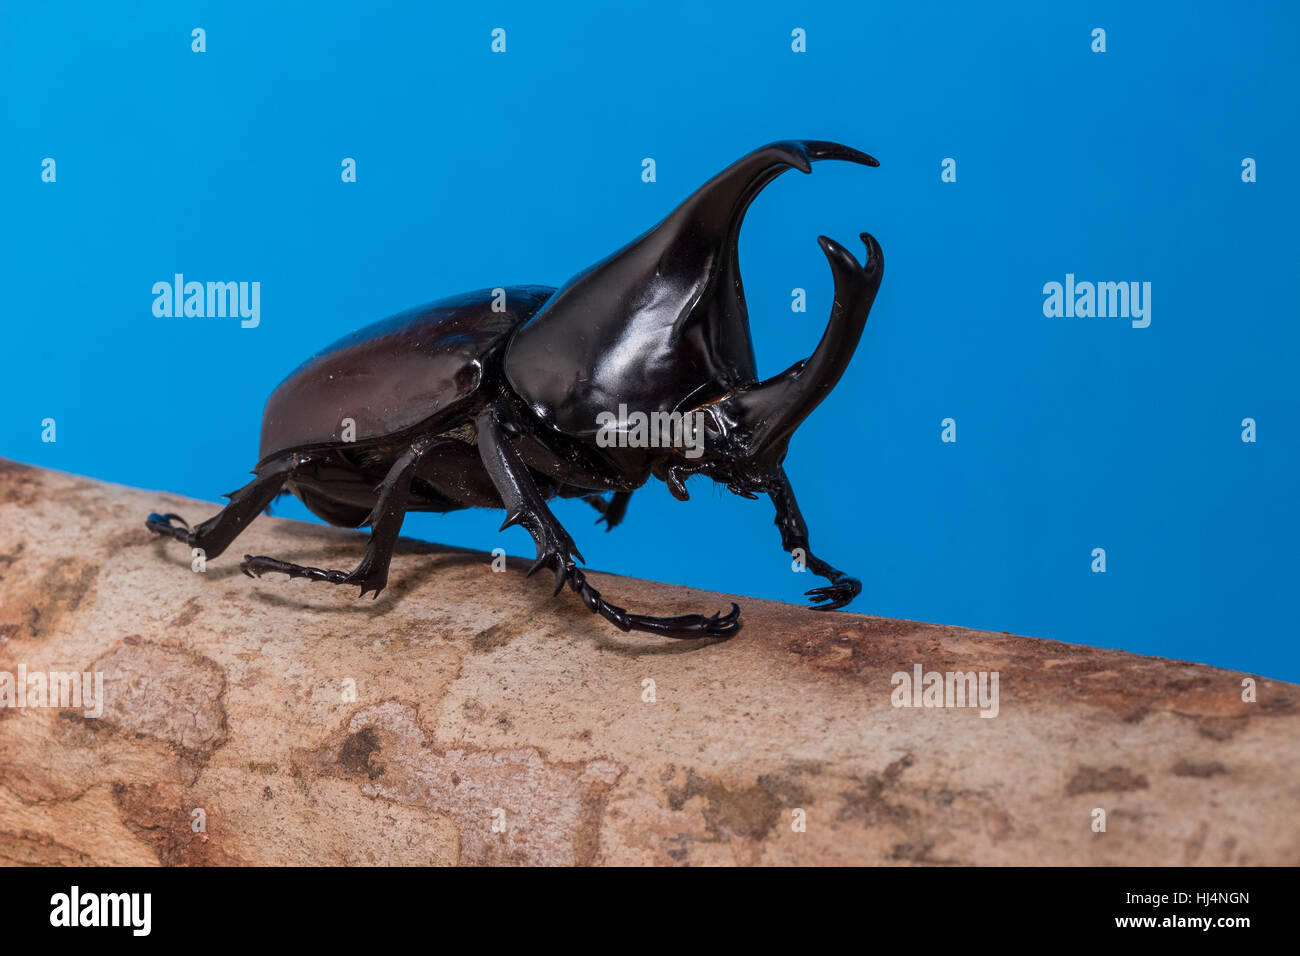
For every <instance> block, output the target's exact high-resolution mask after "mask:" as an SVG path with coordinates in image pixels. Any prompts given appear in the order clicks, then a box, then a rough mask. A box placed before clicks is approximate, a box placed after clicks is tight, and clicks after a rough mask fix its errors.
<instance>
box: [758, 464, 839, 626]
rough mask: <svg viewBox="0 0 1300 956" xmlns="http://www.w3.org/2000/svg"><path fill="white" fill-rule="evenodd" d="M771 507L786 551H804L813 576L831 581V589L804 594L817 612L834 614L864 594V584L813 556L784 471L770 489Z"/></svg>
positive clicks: (805, 525) (814, 590) (805, 524)
mask: <svg viewBox="0 0 1300 956" xmlns="http://www.w3.org/2000/svg"><path fill="white" fill-rule="evenodd" d="M768 495H769V496H770V497H771V499H772V504H774V505H776V526H777V528H778V529H780V531H781V547H783V548H785V550H786V551H794V549H795V548H800V549H802V550H803V552H804V555H805V556H806V557H805V561H806V564H807V567H808V569H809V570H810V571H812V572H813V574H816V575H818V576H819V577H823V578H825V579H826V580H828V581H830V582H831V583H830V585H829V586H828V587H823V588H813V589H812V590H810V591H805V592H804V593H805V594H806V595H808V597H810V598H811V599H812V605H813V610H814V611H834V610H836V609H837V608H841V607H844V605H846V604H848V603H849V602H850V601H852V600H853V599H854V598H855V597H857V596H858V595H859V594H861V593H862V582H861V581H859V580H858V579H857V578H853V577H849V576H848V575H847V574H845V573H844V572H843V571H839V570H836V569H835V568H833V567H831V566H830V565H829V564H827V563H826V562H825V561H823V560H821V559H820V558H818V557H817V556H816V555H815V554H813V553H812V549H811V548H810V547H809V546H808V525H807V523H806V522H805V521H804V520H803V515H802V514H801V513H800V511H799V503H798V502H797V501H795V500H794V488H793V487H791V485H790V479H789V478H788V477H786V473H785V469H784V468H782V469H780V470H779V477H778V478H777V480H776V481H775V482H773V483H772V484H771V486H770V487H769V488H768Z"/></svg>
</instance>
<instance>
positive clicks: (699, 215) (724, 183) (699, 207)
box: [667, 140, 880, 241]
mask: <svg viewBox="0 0 1300 956" xmlns="http://www.w3.org/2000/svg"><path fill="white" fill-rule="evenodd" d="M823 159H838V160H844V161H847V162H850V163H860V164H862V165H863V166H879V165H880V163H879V162H878V161H877V160H876V159H875V158H874V157H872V156H868V155H867V154H866V153H864V152H862V151H861V150H857V149H854V148H853V147H851V146H843V145H841V144H840V143H830V142H826V141H824V140H785V141H782V142H779V143H770V144H768V145H767V146H764V147H762V148H761V149H756V150H754V152H752V153H750V154H748V155H747V156H742V157H741V158H740V159H738V160H736V162H734V163H732V164H731V165H730V166H728V167H727V168H726V169H724V170H723V171H722V172H720V173H718V175H716V176H714V177H713V178H712V179H710V180H709V181H708V182H707V183H705V184H704V185H703V186H701V187H700V188H699V189H697V190H696V191H695V192H694V193H692V194H691V195H690V196H689V197H688V198H687V199H686V201H685V202H683V203H682V204H681V205H680V206H678V207H677V208H676V209H675V210H673V212H672V214H671V215H670V216H669V217H668V220H667V221H670V222H671V221H673V220H676V219H679V218H681V219H689V220H691V222H692V224H693V225H694V226H695V230H694V231H695V235H697V236H699V237H700V238H702V239H704V238H707V239H712V240H715V241H716V240H717V239H718V238H721V237H727V238H731V239H733V241H734V239H735V233H737V232H738V231H739V228H740V223H741V220H742V219H743V218H744V215H745V210H746V209H748V208H749V204H750V203H751V202H753V201H754V197H755V196H757V195H758V194H759V193H760V192H762V191H763V187H765V186H766V185H767V184H768V183H770V182H771V181H772V180H774V179H776V177H777V176H780V175H781V174H782V173H783V172H785V171H786V170H787V169H797V170H799V171H800V172H802V173H810V172H812V164H813V163H814V162H817V161H819V160H823Z"/></svg>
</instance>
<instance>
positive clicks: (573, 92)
mask: <svg viewBox="0 0 1300 956" xmlns="http://www.w3.org/2000/svg"><path fill="white" fill-rule="evenodd" d="M538 6H539V5H536V4H532V3H492V4H486V5H471V4H464V5H458V6H455V7H450V6H443V5H434V4H419V5H416V4H411V5H394V4H383V3H369V2H368V3H347V4H329V3H313V4H310V5H302V6H299V7H282V6H276V7H275V8H274V9H272V5H269V4H261V3H258V4H252V3H249V4H225V3H221V4H218V3H213V4H185V3H174V2H169V3H145V4H130V5H125V4H112V5H110V4H85V5H79V4H60V3H42V4H19V3H5V4H4V5H3V7H2V8H0V11H2V12H0V95H3V112H2V114H0V136H2V137H3V149H2V150H0V200H2V201H3V217H2V218H0V263H2V266H0V268H2V269H3V280H4V288H3V296H2V297H0V302H2V303H3V310H4V336H3V349H4V353H5V362H4V366H3V368H4V371H3V377H2V382H3V384H2V385H0V389H2V390H3V405H4V411H3V415H2V416H0V454H2V455H5V456H8V457H11V458H15V459H18V460H21V461H26V462H31V463H35V464H40V465H47V466H50V467H54V468H59V469H64V470H67V471H72V472H79V473H85V474H90V475H94V476H97V477H100V478H104V479H108V480H111V481H116V482H122V483H126V484H130V485H137V486H142V487H146V488H166V489H169V490H173V491H176V492H181V493H185V494H189V495H194V496H197V497H202V498H206V499H209V500H215V499H216V498H217V497H218V495H220V494H221V493H223V492H227V491H231V490H233V489H234V488H236V487H238V486H239V485H241V484H243V483H244V482H245V481H246V480H247V478H246V473H247V471H248V469H249V468H251V467H252V465H253V464H254V463H255V459H256V456H257V430H258V426H259V423H260V418H261V409H262V403H263V401H264V400H265V398H266V396H267V395H268V394H269V393H270V391H271V389H272V388H273V387H274V386H275V384H276V383H277V382H278V381H279V380H280V379H281V378H282V377H283V376H284V375H285V374H286V373H288V372H289V371H290V370H291V369H293V368H294V367H295V366H297V365H298V363H299V362H300V361H301V360H302V359H303V358H305V357H306V356H307V355H309V354H311V353H312V352H314V351H315V350H317V349H318V348H319V347H321V346H323V345H325V344H327V343H329V342H331V341H333V340H334V339H336V338H338V337H339V336H341V335H343V334H345V333H347V332H349V331H351V330H352V329H354V328H356V327H359V326H361V325H364V324H368V323H370V322H372V321H374V320H376V319H379V318H382V317H384V316H387V315H390V314H392V313H395V312H398V311H400V310H403V309H405V308H408V307H410V306H413V305H416V304H419V303H422V302H426V301H429V300H432V299H436V298H440V297H442V296H444V295H449V294H452V293H456V292H459V291H463V290H468V289H475V288H480V287H485V286H496V285H508V284H520V283H543V284H550V285H558V284H560V283H562V282H563V281H564V280H565V279H567V278H568V277H569V276H571V275H572V274H573V273H575V272H577V271H578V270H580V269H582V268H584V267H585V266H587V265H589V264H590V263H592V262H594V261H596V260H597V259H600V258H601V257H603V256H604V255H606V254H608V253H609V252H611V251H613V250H614V249H615V248H617V247H618V246H620V245H622V244H623V243H624V242H626V241H628V240H630V239H631V238H633V237H634V236H636V235H638V234H640V233H641V232H642V231H644V230H645V229H647V228H648V227H650V226H651V225H653V224H654V223H656V222H657V221H658V220H659V219H660V218H661V217H662V216H663V215H665V214H666V213H667V212H668V211H669V210H670V209H672V208H673V207H674V206H675V205H676V204H677V203H678V202H680V201H681V200H682V199H683V198H684V197H685V196H686V195H687V194H688V193H690V192H691V191H692V190H693V189H695V188H696V187H697V186H698V185H699V184H701V183H702V182H703V181H704V180H706V179H707V178H709V177H710V176H711V175H713V174H714V173H715V172H717V171H718V170H720V169H721V168H723V167H724V166H726V165H728V164H729V163H731V162H732V161H733V160H735V159H737V158H738V157H740V156H741V155H742V154H744V153H746V152H748V151H749V150H751V149H753V148H755V147H757V146H759V145H762V144H764V143H767V142H770V141H773V140H777V139H787V138H819V139H831V140H836V141H839V142H843V143H847V144H850V145H852V146H856V147H858V148H860V149H863V150H866V151H867V152H870V153H872V154H873V155H875V156H877V157H879V158H880V159H881V162H882V166H881V168H879V169H863V168H861V167H857V166H852V165H848V164H831V163H823V164H819V165H818V166H817V167H816V169H815V170H814V172H813V174H812V175H811V176H802V175H800V174H799V173H797V172H790V173H787V174H786V175H785V176H783V177H781V178H780V179H779V180H777V181H776V182H775V183H774V184H772V185H771V186H770V187H769V188H768V189H767V190H766V191H765V192H764V193H763V194H762V196H761V197H760V198H759V199H758V201H757V202H756V203H755V205H754V206H753V208H752V209H751V211H750V214H749V217H748V219H747V221H746V226H745V229H744V233H743V238H742V241H741V266H742V271H743V273H744V277H745V282H746V291H747V294H748V299H749V304H750V311H751V320H752V323H753V328H754V338H755V343H756V348H757V351H758V356H759V363H760V371H761V372H762V373H763V374H764V375H768V374H772V373H774V372H777V371H780V370H781V369H783V368H785V367H786V366H787V365H788V364H789V363H790V362H792V361H794V360H795V359H797V358H799V357H802V356H804V355H806V354H807V353H809V352H810V351H811V350H812V348H813V346H814V345H815V344H816V341H817V339H818V337H819V336H820V334H821V331H822V329H823V327H824V323H825V319H826V315H827V312H828V309H829V306H830V276H829V272H828V270H827V268H826V264H825V261H824V259H823V257H822V254H821V252H820V250H819V249H818V248H817V246H816V243H815V241H814V240H815V237H816V236H817V235H818V234H819V233H825V234H827V235H829V236H832V237H835V238H838V239H839V240H840V241H841V242H844V243H845V244H846V245H848V246H850V247H851V248H852V249H854V250H855V251H858V252H860V250H861V246H860V244H858V242H857V240H856V236H857V234H858V232H860V231H862V230H868V231H871V232H872V233H874V234H875V235H876V236H877V237H878V238H879V239H880V241H881V243H882V245H883V246H884V249H885V254H886V260H887V268H886V273H885V280H884V284H883V287H882V290H881V293H880V296H879V298H878V300H877V302H876V305H875V309H874V311H873V313H872V317H871V320H870V322H869V323H868V326H867V330H866V333H865V335H864V336H863V340H862V344H861V346H860V347H859V349H858V353H857V355H856V357H855V359H854V361H853V363H852V365H851V366H850V368H849V371H848V372H847V374H846V375H845V377H844V379H843V381H842V382H841V384H840V385H839V387H838V388H837V390H836V391H835V393H834V394H833V395H832V396H831V398H830V399H829V400H828V401H827V402H826V403H825V404H824V405H823V406H822V407H821V408H820V409H819V410H818V411H817V412H816V413H815V414H814V415H813V417H812V418H811V419H809V421H808V422H807V423H806V424H805V425H804V426H803V428H802V429H801V431H800V432H799V434H798V436H797V437H796V439H795V441H794V442H793V444H792V447H791V452H790V457H789V459H788V461H787V470H788V472H789V473H790V475H791V477H792V479H793V481H794V484H795V489H796V492H797V494H798V496H799V499H800V502H801V504H802V506H803V510H804V513H805V515H806V516H807V518H808V521H809V525H810V527H811V529H812V544H813V549H814V551H815V552H816V553H818V554H820V555H821V556H823V557H824V558H825V559H827V560H829V561H830V562H831V563H833V564H835V565H836V566H838V567H841V568H844V569H845V570H847V571H849V572H850V573H853V574H855V575H857V576H859V577H861V578H862V580H863V581H864V584H865V590H864V593H863V595H862V596H861V597H860V598H859V599H858V601H857V602H856V603H855V604H854V605H852V609H853V610H859V611H865V612H870V613H875V614H881V615H889V616H897V617H906V618H914V619H921V620H929V621H938V622H944V623H950V624H961V625H969V626H974V627H980V628H989V629H993V630H999V631H1001V630H1008V631H1012V632H1015V633H1025V634H1032V635H1037V636H1041V637H1053V638H1058V639H1061V640H1066V641H1073V642H1080V643H1087V644H1095V645H1100V646H1109V647H1122V648H1125V649H1128V650H1132V651H1137V652H1141V653H1145V654H1158V655H1165V656H1169V657H1175V658H1182V659H1189V660H1195V661H1205V662H1210V663H1214V664H1219V665H1222V666H1226V667H1232V668H1238V669H1242V670H1247V671H1253V672H1261V673H1264V674H1267V675H1270V676H1276V677H1282V678H1287V679H1290V680H1297V679H1300V653H1297V650H1296V644H1295V640H1294V637H1295V624H1294V610H1293V605H1294V602H1293V600H1292V594H1293V591H1294V580H1295V577H1296V571H1297V564H1298V562H1297V559H1296V550H1295V543H1296V541H1297V540H1298V538H1300V535H1297V532H1298V531H1300V527H1298V525H1300V521H1298V520H1297V509H1296V505H1295V500H1294V497H1293V494H1294V488H1295V475H1296V473H1297V465H1298V464H1300V462H1298V461H1297V450H1296V449H1297V435H1296V421H1297V417H1298V413H1300V409H1298V408H1297V401H1296V397H1295V385H1294V381H1295V380H1294V377H1293V375H1292V370H1293V368H1294V364H1295V361H1296V354H1297V348H1296V346H1297V332H1296V314H1295V295H1294V289H1293V287H1294V283H1295V261H1296V246H1297V243H1296V242H1295V240H1294V234H1295V233H1294V230H1295V228H1296V222H1297V212H1298V211H1300V210H1297V204H1298V203H1297V195H1298V193H1297V190H1296V187H1295V181H1294V177H1293V174H1292V173H1291V172H1290V171H1289V167H1287V166H1286V163H1288V162H1291V161H1293V160H1294V158H1295V156H1296V155H1298V154H1300V143H1297V133H1296V123H1295V115H1294V97H1295V94H1296V90H1297V88H1298V84H1297V58H1296V57H1295V54H1294V42H1295V37H1296V35H1297V30H1296V28H1297V22H1296V20H1297V13H1296V10H1297V7H1296V6H1295V5H1294V4H1278V5H1264V4H1261V5H1252V6H1250V7H1249V8H1243V7H1230V6H1226V5H1224V6H1219V5H1203V4H1185V3H1179V4H1151V5H1142V6H1143V7H1145V8H1146V9H1142V10H1139V9H1134V8H1135V7H1136V6H1137V5H1134V4H1128V3H1114V4H1105V3H1102V4H1098V3H1091V4H1088V5H1086V7H1085V6H1083V5H1067V4H1023V5H1012V6H1010V7H1005V8H997V7H992V6H990V7H981V6H978V5H974V4H961V5H956V4H945V5H934V6H927V5H920V4H916V3H910V2H909V3H898V4H864V3H844V4H835V5H829V4H828V5H824V6H820V7H816V8H810V7H808V6H806V5H802V4H790V3H744V4H734V5H731V6H730V7H729V8H728V7H723V6H720V5H712V6H713V9H712V10H708V9H705V6H704V5H703V4H699V3H697V2H694V0H691V2H686V3H680V4H673V3H665V2H655V3H625V4H620V5H618V7H617V8H611V9H608V10H595V9H572V10H564V9H562V8H554V9H551V10H542V9H539V8H538ZM196 26H200V27H203V28H205V29H206V31H207V52H206V53H203V54H196V53H193V52H191V50H190V43H191V38H190V31H191V29H192V28H193V27H196ZM494 27H503V28H505V29H506V30H507V52H506V53H505V54H493V53H492V52H491V51H490V41H491V36H490V33H491V30H492V29H493V28H494ZM795 27H802V28H804V29H805V30H806V31H807V37H808V41H807V42H808V52H807V53H804V54H796V53H793V52H791V49H790V33H791V30H792V29H793V28H795ZM1094 27H1103V28H1105V29H1106V31H1107V45H1108V50H1107V52H1106V53H1104V54H1095V53H1093V52H1091V50H1090V45H1091V31H1092V29H1093V28H1094ZM47 156H48V157H53V158H55V159H56V161H57V163H58V166H57V172H58V180H57V182H56V183H53V184H48V183H43V182H41V178H40V173H41V166H40V164H41V160H42V159H43V158H44V157H47ZM1247 156H1249V157H1253V158H1255V159H1256V160H1257V161H1258V164H1259V181H1258V182H1257V183H1254V184H1246V183H1243V182H1242V181H1241V175H1240V174H1241V161H1242V159H1243V157H1247ZM343 157H354V158H355V159H356V160H357V163H358V181H357V182H356V183H354V184H344V183H343V182H341V180H340V162H341V160H342V158H343ZM644 157H653V158H654V159H655V160H656V162H657V168H658V181H657V182H655V183H650V184H647V183H644V182H642V181H641V175H640V174H641V160H642V159H643V158H644ZM944 157H954V158H955V159H956V160H957V164H958V166H957V172H958V178H957V182H956V183H942V182H941V181H940V162H941V160H942V159H943V158H944ZM175 272H183V273H185V275H186V276H187V277H189V278H192V279H198V280H201V281H206V280H246V281H251V280H257V281H260V282H261V284H262V319H261V326H260V327H259V328H257V329H252V330H245V329H241V328H240V327H239V323H238V321H237V320H233V319H156V318H154V317H153V314H152V303H153V296H152V294H151V291H150V289H151V286H152V284H153V283H154V282H156V281H159V280H168V281H170V279H171V277H172V275H173V273H175ZM1066 272H1074V273H1076V275H1077V276H1078V277H1079V278H1080V279H1089V280H1139V281H1150V282H1151V283H1152V284H1153V302H1152V305H1153V312H1152V323H1151V326H1150V327H1149V328H1147V329H1134V328H1131V327H1130V324H1129V322H1127V321H1125V320H1122V319H1049V318H1046V317H1044V315H1043V311H1042V303H1043V294H1042V286H1043V284H1044V283H1045V282H1048V281H1053V280H1054V281H1058V282H1059V281H1062V280H1063V279H1064V275H1065V273H1066ZM796 286H798V287H803V288H806V289H807V290H808V312H807V313H806V314H795V313H792V312H791V309H790V301H791V300H790V295H791V289H793V288H794V287H796ZM47 416H48V417H53V418H55V419H56V420H57V422H58V441H57V443H55V444H43V443H42V442H41V440H40V432H41V428H40V422H41V420H42V419H43V418H45V417H47ZM945 417H952V418H954V419H956V421H957V429H958V431H957V434H958V442H957V443H956V444H944V443H942V442H940V440H939V436H940V421H941V420H942V419H943V418H945ZM1245 417H1252V418H1254V419H1256V421H1257V422H1258V429H1259V440H1258V442H1257V443H1255V444H1246V443H1243V442H1242V441H1241V425H1240V423H1241V420H1242V419H1243V418H1245ZM690 488H691V491H692V496H693V497H692V500H691V501H690V502H689V503H685V504H682V503H678V502H676V501H674V500H673V499H672V498H671V497H670V496H669V494H668V493H667V491H666V489H665V488H664V487H663V486H662V485H661V484H658V483H654V484H653V485H652V486H648V487H647V488H645V489H643V490H642V491H641V492H638V493H637V495H636V496H635V497H634V498H633V499H632V504H631V508H630V510H629V513H628V517H627V520H626V522H625V523H624V524H623V526H621V527H620V528H618V529H616V530H615V531H614V532H613V533H610V534H605V533H604V532H603V530H600V529H598V528H597V527H596V526H595V525H593V524H592V521H593V520H594V518H595V513H594V512H592V511H591V510H590V509H589V508H588V507H587V506H586V505H585V504H583V503H581V502H577V501H573V502H564V503H560V504H557V506H556V511H557V514H558V516H559V517H560V519H561V521H563V522H565V523H566V524H567V525H568V526H569V528H570V530H571V531H572V532H573V533H574V534H575V537H576V538H577V541H578V544H579V546H580V548H581V549H582V551H583V553H584V554H585V555H586V557H587V559H588V561H589V563H590V564H591V565H592V566H593V567H597V568H602V569H607V570H614V571H619V572H623V573H626V574H633V575H639V576H644V577H649V578H656V579H659V580H667V581H672V582H681V583H687V582H689V583H690V584H691V585H694V586H697V587H706V588H714V589H718V590H722V591H732V592H737V593H740V594H746V595H757V596H763V597H769V598H778V599H784V600H792V601H793V600H800V599H801V598H800V595H801V593H802V591H803V590H804V589H806V588H808V587H812V586H816V585H818V584H820V583H821V582H820V580H817V579H813V578H812V576H811V575H796V574H793V573H791V570H790V560H789V558H788V557H787V556H786V555H784V554H783V552H782V551H781V550H780V542H779V540H778V536H777V533H776V530H775V529H774V527H773V526H772V508H771V505H770V503H768V502H767V501H765V500H760V501H757V502H746V501H743V500H741V499H739V498H736V497H733V496H732V495H730V494H729V493H727V492H725V491H724V490H723V489H721V488H716V489H715V488H714V487H713V486H711V485H710V484H709V483H708V482H704V481H702V480H700V479H696V480H695V481H693V482H691V484H690ZM277 513H279V514H283V515H289V516H295V517H305V516H306V512H305V510H304V509H303V508H302V507H301V505H299V504H298V503H297V502H296V501H291V500H289V499H285V500H283V501H282V502H281V504H280V506H279V507H278V510H277ZM187 517H190V518H191V519H200V518H203V517H206V515H198V514H196V515H189V516H187ZM141 518H142V519H143V515H142V516H141ZM500 520H501V516H500V514H498V513H489V512H464V513H460V514H454V515H449V516H442V517H440V516H429V515H417V516H412V517H411V518H410V519H408V522H407V525H406V528H405V530H406V532H407V533H409V534H411V535H414V536H418V537H425V538H429V539H432V540H439V541H444V542H447V543H451V544H459V545H463V546H467V547H472V548H477V549H482V550H489V549H491V548H493V547H496V546H504V547H505V548H506V549H507V550H508V551H509V552H510V553H512V554H519V555H527V556H531V555H532V546H531V543H530V542H529V540H528V539H527V537H526V535H525V533H524V532H523V531H522V530H520V529H518V528H513V529H511V530H510V531H509V532H507V533H506V534H504V535H500V536H499V535H497V533H496V528H497V526H498V524H499V523H500ZM237 547H238V546H236V550H237ZM1095 547H1103V548H1105V549H1106V552H1107V566H1108V570H1107V573H1105V574H1094V573H1092V571H1091V569H1090V565H1091V560H1092V559H1091V552H1092V549H1093V548H1095ZM359 556H360V550H358V557H359ZM236 559H237V555H236V554H235V551H232V553H231V556H227V557H224V558H222V559H220V560H236ZM611 596H612V597H614V599H615V600H617V595H611Z"/></svg>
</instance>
